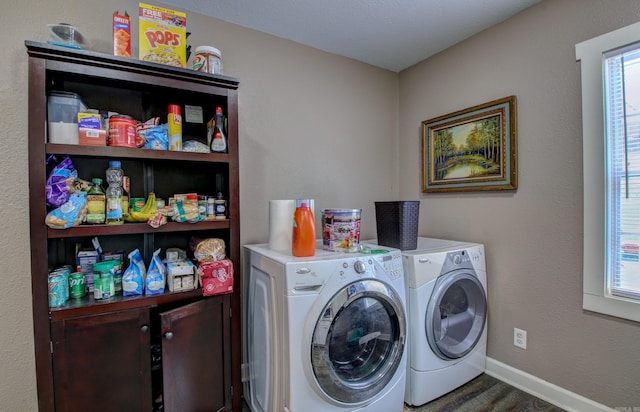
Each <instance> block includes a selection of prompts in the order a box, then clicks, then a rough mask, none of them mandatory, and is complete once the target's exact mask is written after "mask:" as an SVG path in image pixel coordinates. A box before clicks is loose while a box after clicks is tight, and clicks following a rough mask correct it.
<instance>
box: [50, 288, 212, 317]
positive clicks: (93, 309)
mask: <svg viewBox="0 0 640 412" xmlns="http://www.w3.org/2000/svg"><path fill="white" fill-rule="evenodd" d="M202 297H203V294H202V289H201V288H197V289H193V290H189V291H183V292H169V291H165V293H163V294H161V295H151V296H147V295H139V296H122V295H116V296H114V297H113V298H111V299H104V300H102V299H98V300H96V299H94V298H93V296H89V295H87V296H85V297H83V298H77V299H73V298H72V299H69V300H68V301H67V303H66V304H65V305H64V306H60V307H55V308H50V309H49V313H50V317H51V320H63V319H69V318H75V317H78V316H90V315H96V314H99V313H103V312H114V311H119V310H125V309H134V308H140V307H149V306H156V305H161V304H166V303H172V302H183V301H189V300H195V299H197V298H202Z"/></svg>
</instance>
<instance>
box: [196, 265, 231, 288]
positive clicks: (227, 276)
mask: <svg viewBox="0 0 640 412" xmlns="http://www.w3.org/2000/svg"><path fill="white" fill-rule="evenodd" d="M198 275H199V276H200V283H201V284H202V294H203V295H204V296H211V295H219V294H223V293H231V292H233V262H231V260H230V259H222V260H216V261H205V262H199V263H198Z"/></svg>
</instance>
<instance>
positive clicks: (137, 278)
mask: <svg viewBox="0 0 640 412" xmlns="http://www.w3.org/2000/svg"><path fill="white" fill-rule="evenodd" d="M129 262H130V263H129V267H128V268H127V270H125V271H124V274H123V275H122V296H135V295H142V292H144V280H145V277H146V273H147V268H146V267H145V265H144V260H143V259H142V255H141V254H140V251H139V250H138V249H136V250H134V251H133V252H131V253H129Z"/></svg>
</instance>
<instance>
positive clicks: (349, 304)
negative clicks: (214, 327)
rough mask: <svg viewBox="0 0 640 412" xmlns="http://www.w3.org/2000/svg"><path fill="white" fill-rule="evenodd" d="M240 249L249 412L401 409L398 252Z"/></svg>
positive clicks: (402, 315)
mask: <svg viewBox="0 0 640 412" xmlns="http://www.w3.org/2000/svg"><path fill="white" fill-rule="evenodd" d="M319 247H320V248H319V249H317V250H316V255H315V256H313V257H306V258H297V257H293V256H289V255H284V254H282V253H279V252H275V251H272V250H270V249H269V246H268V244H262V245H246V246H245V247H244V266H243V267H244V270H243V273H244V276H245V283H244V284H245V285H246V286H245V289H244V302H243V309H244V318H243V320H244V326H243V332H244V339H243V357H244V360H243V381H244V397H245V400H246V402H247V403H248V405H249V407H250V408H251V410H252V411H253V412H282V411H286V412H325V411H328V410H331V411H361V412H364V411H370V412H380V411H385V412H401V411H402V410H403V405H404V393H405V376H406V362H407V354H406V350H405V348H406V315H405V313H406V310H405V302H406V300H405V296H406V289H405V280H404V274H403V266H402V255H401V253H400V251H399V250H396V249H391V248H384V249H385V250H386V251H385V252H383V251H381V250H380V247H378V246H374V245H372V246H371V248H372V249H373V250H371V249H370V250H369V253H341V252H329V251H324V250H322V249H321V247H322V244H321V242H320V244H319Z"/></svg>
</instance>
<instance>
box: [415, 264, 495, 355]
mask: <svg viewBox="0 0 640 412" xmlns="http://www.w3.org/2000/svg"><path fill="white" fill-rule="evenodd" d="M486 319H487V299H486V295H485V291H484V288H483V287H482V284H481V283H480V281H479V280H478V278H477V277H475V276H473V275H472V274H470V273H468V272H453V273H451V274H448V275H444V276H441V277H440V278H439V279H438V280H437V281H436V285H435V287H434V290H433V293H432V294H431V299H430V300H429V304H428V306H427V317H426V319H425V323H426V324H425V328H426V333H427V340H428V341H429V346H431V349H432V350H433V352H434V353H435V354H436V355H438V356H439V357H440V358H442V359H445V360H447V359H458V358H462V357H463V356H465V355H466V354H467V353H469V352H471V350H473V348H474V347H475V346H476V344H477V343H478V340H479V339H480V337H481V336H482V332H483V330H484V324H485V322H486Z"/></svg>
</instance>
